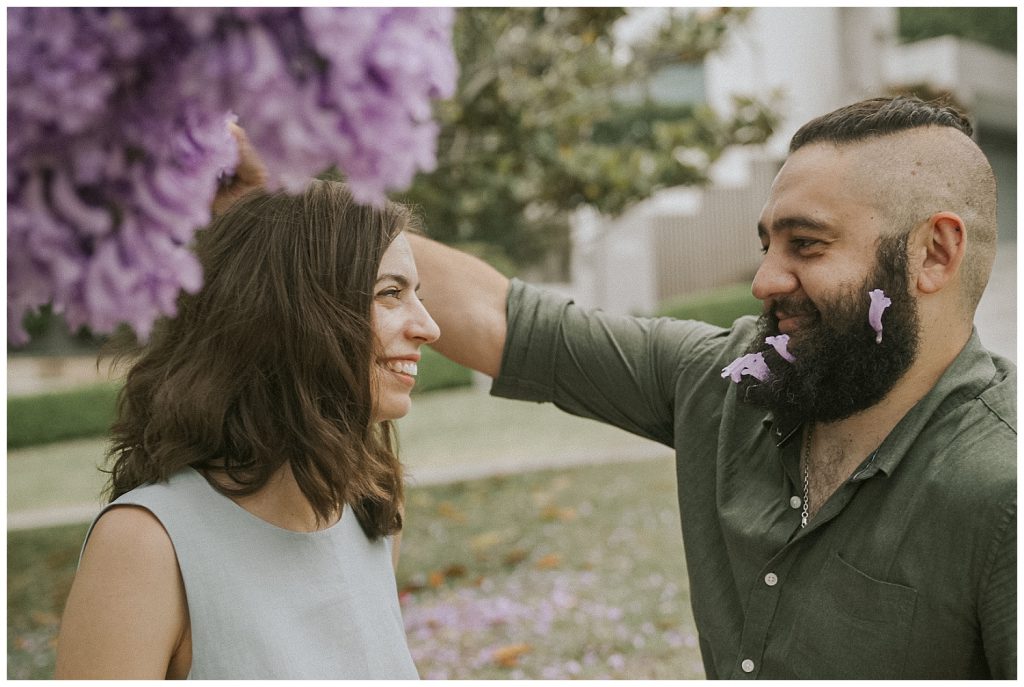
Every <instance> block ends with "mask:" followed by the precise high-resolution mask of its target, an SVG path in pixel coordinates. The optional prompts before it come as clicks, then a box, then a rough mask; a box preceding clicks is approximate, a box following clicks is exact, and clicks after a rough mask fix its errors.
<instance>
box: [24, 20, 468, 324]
mask: <svg viewBox="0 0 1024 687" xmlns="http://www.w3.org/2000/svg"><path fill="white" fill-rule="evenodd" d="M453 20H454V12H453V10H451V9H444V8H415V7H404V8H329V7H304V8H203V7H188V8H159V7H152V8H151V7H133V8H98V7H76V8H47V7H20V8H11V9H9V10H8V13H7V68H8V74H7V76H8V90H7V119H8V145H7V208H8V211H7V220H8V234H7V274H8V276H7V291H8V301H7V317H8V321H7V327H8V338H9V340H10V341H11V342H12V343H14V344H22V343H25V342H26V341H27V339H28V337H27V334H26V333H25V331H24V330H23V328H22V324H21V323H22V320H23V318H24V316H25V314H26V313H27V312H29V311H31V310H34V309H36V308H38V307H39V306H41V305H44V304H46V303H52V305H53V308H54V310H55V311H56V312H60V313H63V314H64V317H65V318H66V320H67V322H68V324H69V326H70V327H72V328H73V329H74V328H78V327H80V326H82V325H88V326H89V327H90V328H92V329H93V331H95V332H97V333H107V332H110V331H112V330H113V329H114V328H115V327H116V326H117V325H118V324H119V323H121V322H128V323H129V324H130V325H131V326H132V327H133V328H134V329H135V331H136V332H137V333H138V334H139V335H140V336H141V337H142V338H145V337H146V336H147V335H148V333H149V331H150V330H151V328H152V326H153V323H154V322H155V320H156V319H157V318H159V317H161V316H165V315H168V316H169V315H174V313H175V302H176V300H177V297H178V295H179V293H180V292H181V291H182V290H184V291H187V292H195V291H196V290H198V289H199V288H200V287H201V285H202V274H201V270H200V267H199V264H198V262H197V261H196V259H195V257H194V256H193V255H192V253H191V250H190V249H189V246H190V244H191V241H192V237H193V234H194V232H195V230H196V229H197V228H198V227H201V226H203V225H205V224H207V223H208V222H209V220H210V210H209V208H210V204H211V202H212V200H213V197H214V195H215V193H216V190H217V182H218V179H220V178H222V177H223V176H225V175H228V174H230V173H231V172H232V171H233V169H234V166H235V165H236V164H237V158H238V151H237V145H236V143H235V141H234V139H233V138H232V137H231V136H230V134H229V133H228V130H227V128H226V123H227V122H228V121H229V120H231V119H233V118H236V117H237V120H238V122H239V124H241V125H242V126H243V127H244V128H245V130H246V133H247V135H248V137H249V139H250V140H251V141H252V143H253V145H254V147H255V148H256V149H257V150H259V151H260V155H261V156H262V157H263V159H264V161H265V162H266V165H267V168H268V170H269V172H270V173H271V175H272V176H271V178H270V180H269V185H270V186H271V187H280V186H283V187H285V188H287V189H289V190H293V191H296V190H300V189H301V188H302V187H303V186H304V185H305V184H306V181H307V180H308V179H309V178H310V177H312V176H314V175H315V174H317V173H319V172H321V171H323V170H324V169H326V168H328V167H330V166H331V165H337V166H338V167H339V168H340V169H341V170H342V171H343V172H345V174H346V175H347V178H348V181H349V183H350V185H351V187H352V190H353V194H354V195H355V196H356V198H357V199H359V200H360V201H363V202H380V201H382V200H383V199H384V197H385V196H384V194H385V192H386V191H387V190H389V189H397V188H403V187H405V186H407V185H408V184H409V183H410V182H411V181H412V178H413V176H414V175H415V173H416V172H417V171H419V170H424V171H429V170H431V169H433V168H434V165H435V164H436V160H435V148H434V146H435V142H436V138H437V132H438V128H437V126H436V124H435V123H434V122H433V121H432V118H431V103H432V102H433V101H434V100H436V99H438V98H445V97H450V96H451V95H452V94H453V93H454V88H455V77H456V71H457V66H456V63H455V57H454V53H453V51H452V47H451V29H452V23H453Z"/></svg>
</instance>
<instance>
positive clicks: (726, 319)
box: [656, 283, 761, 327]
mask: <svg viewBox="0 0 1024 687" xmlns="http://www.w3.org/2000/svg"><path fill="white" fill-rule="evenodd" d="M656 314H657V315H659V316H664V317H674V318H676V319H678V320H700V321H702V322H709V323H711V324H714V325H717V326H719V327H731V326H732V323H733V322H734V321H735V320H736V318H738V317H742V316H744V315H760V314H761V301H759V300H757V299H756V298H754V296H753V295H752V294H751V293H750V284H749V283H743V284H734V285H732V286H723V287H721V288H718V289H712V290H710V291H703V292H701V293H697V294H690V295H687V296H681V297H679V298H674V299H670V300H667V301H665V302H663V303H662V304H661V305H660V306H659V307H658V310H657V312H656Z"/></svg>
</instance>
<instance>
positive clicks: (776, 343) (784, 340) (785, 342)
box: [764, 334, 796, 362]
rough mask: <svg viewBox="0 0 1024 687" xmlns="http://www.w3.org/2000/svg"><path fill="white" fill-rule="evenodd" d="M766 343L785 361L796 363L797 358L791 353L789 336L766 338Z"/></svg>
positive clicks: (781, 335)
mask: <svg viewBox="0 0 1024 687" xmlns="http://www.w3.org/2000/svg"><path fill="white" fill-rule="evenodd" d="M764 342H765V343H766V344H768V345H769V346H771V347H772V348H774V349H775V352H776V353H778V354H779V355H781V356H782V358H783V360H787V361H789V362H794V361H795V360H796V358H795V357H794V356H793V354H792V353H790V352H789V348H787V346H789V334H779V335H778V336H768V337H765V340H764Z"/></svg>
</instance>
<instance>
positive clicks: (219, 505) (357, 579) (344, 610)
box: [83, 468, 419, 680]
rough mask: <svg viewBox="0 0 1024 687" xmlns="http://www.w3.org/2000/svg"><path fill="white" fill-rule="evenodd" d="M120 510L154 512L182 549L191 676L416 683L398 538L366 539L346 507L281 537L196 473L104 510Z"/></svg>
mask: <svg viewBox="0 0 1024 687" xmlns="http://www.w3.org/2000/svg"><path fill="white" fill-rule="evenodd" d="M115 505H137V506H142V507H144V508H146V509H147V510H149V511H150V512H151V513H153V515H155V516H156V517H157V519H159V520H160V522H161V523H162V524H163V526H164V529H166V530H167V533H168V534H169V535H170V538H171V542H172V543H173V544H174V551H175V553H176V554H177V557H178V566H179V568H180V569H181V576H182V579H183V580H184V582H185V595H186V597H187V600H188V612H189V618H190V620H191V623H192V669H191V671H190V672H189V678H190V679H194V680H198V679H214V680H216V679H264V680H274V679H326V680H347V679H391V680H415V679H418V677H419V675H418V674H417V672H416V666H415V665H414V664H413V661H412V656H411V655H410V653H409V647H408V645H407V644H406V638H405V628H404V626H403V624H402V614H401V610H400V608H399V605H398V592H397V589H396V583H395V575H394V571H393V569H392V564H391V541H390V539H388V538H381V539H379V540H377V541H376V542H371V541H370V540H369V539H367V537H366V535H365V534H364V533H363V530H362V528H361V527H360V526H359V522H358V521H357V520H356V517H355V514H354V513H353V512H352V510H351V509H350V508H349V507H348V506H345V509H344V511H343V513H342V517H341V519H340V520H339V521H338V522H337V523H336V524H335V525H333V526H332V527H329V528H327V529H324V530H320V531H317V532H308V533H307V532H294V531H291V530H285V529H281V528H279V527H275V526H274V525H271V524H270V523H268V522H266V521H264V520H261V519H259V518H257V517H256V516H255V515H252V514H251V513H249V512H248V511H246V510H245V509H244V508H242V507H241V506H239V505H238V504H236V503H235V502H234V501H232V500H231V499H229V498H227V497H225V496H224V495H222V494H220V493H219V492H217V491H216V490H215V489H214V488H213V487H211V486H210V485H209V484H208V483H207V481H206V479H205V478H204V477H203V476H202V475H200V474H199V473H198V472H196V471H195V470H193V469H192V468H186V469H184V470H182V471H180V472H178V473H176V474H175V475H174V476H172V477H171V478H170V480H168V481H167V482H166V483H161V484H152V485H147V486H143V487H139V488H137V489H133V490H132V491H130V492H128V493H126V494H124V495H122V496H121V497H120V498H118V499H117V500H116V501H114V502H113V503H111V504H110V505H108V506H107V508H111V507H112V506H115ZM105 511H106V509H104V512H105ZM102 514H103V513H102V512H101V513H100V515H102ZM99 517H100V516H97V519H99ZM93 525H95V521H93ZM89 531H90V532H91V531H92V528H91V527H90V530H89ZM86 540H87V541H88V534H87V535H86ZM83 549H84V545H83Z"/></svg>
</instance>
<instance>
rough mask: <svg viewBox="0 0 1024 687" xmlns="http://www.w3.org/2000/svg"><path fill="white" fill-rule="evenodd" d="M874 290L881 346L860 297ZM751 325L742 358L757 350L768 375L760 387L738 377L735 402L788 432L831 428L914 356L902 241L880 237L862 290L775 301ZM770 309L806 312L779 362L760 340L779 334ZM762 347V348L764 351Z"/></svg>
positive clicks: (887, 387)
mask: <svg viewBox="0 0 1024 687" xmlns="http://www.w3.org/2000/svg"><path fill="white" fill-rule="evenodd" d="M872 289H882V290H883V291H884V292H885V295H886V296H888V297H889V298H890V299H891V300H892V304H891V305H890V306H889V307H888V308H887V309H886V310H885V312H884V314H883V315H882V324H883V327H882V342H881V343H876V341H875V337H876V333H875V331H874V329H872V328H871V326H870V324H869V323H868V310H869V307H870V301H871V299H870V298H869V296H868V291H870V290H872ZM767 306H768V307H767V308H766V312H765V314H763V315H762V316H761V318H760V320H759V321H758V333H757V335H756V336H755V338H754V340H753V342H752V343H751V346H750V349H749V352H751V353H752V352H758V351H760V352H763V354H764V359H765V362H766V363H767V364H768V368H769V370H770V371H771V374H770V376H769V377H768V379H767V380H766V381H764V382H762V381H759V380H757V379H756V378H754V377H749V376H747V377H744V378H743V380H742V381H741V382H740V383H739V394H740V398H741V399H743V400H744V401H745V402H747V403H750V404H752V405H755V406H759V407H763V408H767V409H768V410H770V411H772V413H773V414H774V415H775V418H776V421H777V422H779V423H782V425H784V426H791V425H794V424H796V423H798V422H801V421H810V422H835V421H837V420H842V419H844V418H848V417H850V416H851V415H854V414H856V413H858V412H860V411H862V410H865V409H867V408H870V407H871V406H873V405H875V404H876V403H878V402H879V401H881V400H882V399H883V398H885V396H886V394H888V393H889V391H891V390H892V388H893V386H895V385H896V382H897V381H899V379H900V378H901V377H902V376H903V375H904V374H905V373H906V371H907V370H908V369H909V368H910V366H911V364H912V363H913V362H914V359H915V358H916V356H917V349H918V314H917V302H916V301H915V300H914V298H913V297H912V296H911V295H910V289H909V277H908V274H907V237H906V236H894V237H886V238H882V239H881V241H880V243H879V246H878V252H877V257H876V262H875V269H874V272H873V273H872V274H870V275H869V276H868V278H867V279H866V280H865V281H864V283H863V285H861V286H860V287H859V288H856V289H853V290H852V291H845V292H842V293H838V294H836V295H835V296H829V297H826V298H823V299H821V302H820V307H815V305H814V304H813V303H812V302H811V301H810V300H807V299H803V298H800V299H796V298H785V297H784V298H780V299H778V300H776V301H774V302H771V303H768V304H767ZM776 310H782V311H783V312H785V313H789V314H811V315H812V318H811V322H810V324H808V325H805V326H804V327H802V328H801V329H800V330H798V331H797V332H795V333H794V334H793V336H792V337H791V339H790V342H789V347H788V350H789V352H790V353H791V354H792V355H793V356H794V357H795V358H796V360H795V361H794V362H792V363H789V362H787V361H785V360H784V359H783V358H782V356H780V355H779V353H778V352H776V351H775V349H774V348H772V347H770V346H767V347H766V345H765V337H768V336H777V335H778V334H779V321H778V318H777V317H776V316H775V311H776ZM766 349H767V350H766Z"/></svg>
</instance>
